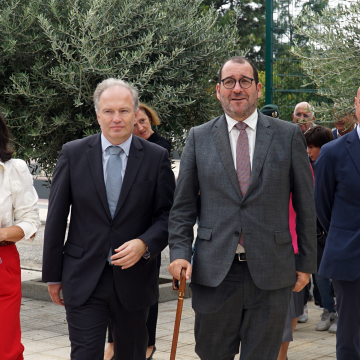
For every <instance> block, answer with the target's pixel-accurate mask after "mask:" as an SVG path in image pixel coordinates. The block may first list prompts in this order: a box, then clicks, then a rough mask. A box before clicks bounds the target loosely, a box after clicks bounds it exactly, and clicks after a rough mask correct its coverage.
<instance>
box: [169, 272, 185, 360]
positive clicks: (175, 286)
mask: <svg viewBox="0 0 360 360" xmlns="http://www.w3.org/2000/svg"><path fill="white" fill-rule="evenodd" d="M185 275H186V271H185V269H184V268H182V269H181V272H180V290H179V282H178V280H177V279H175V278H173V289H174V290H179V298H178V305H177V309H176V318H175V326H174V335H173V341H172V346H171V355H170V360H175V355H176V348H177V343H178V338H179V330H180V321H181V313H182V308H183V303H184V295H185V285H186V276H185Z"/></svg>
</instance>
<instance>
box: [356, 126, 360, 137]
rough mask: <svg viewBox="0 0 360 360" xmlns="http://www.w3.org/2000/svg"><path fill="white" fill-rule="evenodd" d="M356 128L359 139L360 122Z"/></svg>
mask: <svg viewBox="0 0 360 360" xmlns="http://www.w3.org/2000/svg"><path fill="white" fill-rule="evenodd" d="M356 130H357V133H358V135H359V139H360V124H357V126H356Z"/></svg>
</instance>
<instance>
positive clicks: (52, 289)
mask: <svg viewBox="0 0 360 360" xmlns="http://www.w3.org/2000/svg"><path fill="white" fill-rule="evenodd" d="M61 289H62V285H61V284H54V285H50V284H48V291H49V294H50V296H51V300H52V301H53V302H54V303H55V304H58V305H61V306H65V304H64V299H62V298H61V297H60V290H61Z"/></svg>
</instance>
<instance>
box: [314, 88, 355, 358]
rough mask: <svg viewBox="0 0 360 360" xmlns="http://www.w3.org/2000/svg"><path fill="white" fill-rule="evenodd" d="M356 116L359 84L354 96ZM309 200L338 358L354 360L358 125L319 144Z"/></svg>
mask: <svg viewBox="0 0 360 360" xmlns="http://www.w3.org/2000/svg"><path fill="white" fill-rule="evenodd" d="M355 110H356V117H357V119H358V122H359V119H360V88H359V89H358V92H357V97H356V98H355ZM315 179H316V181H315V204H316V212H317V216H318V219H319V221H320V223H321V225H322V226H323V228H324V229H325V231H326V232H327V239H326V245H325V250H324V254H323V257H322V260H321V264H320V269H319V274H320V275H321V276H324V277H327V278H331V279H332V281H333V285H334V289H335V294H336V301H337V306H336V310H337V312H338V314H339V319H338V324H337V332H336V340H337V342H336V355H337V359H338V360H359V359H360V327H359V324H360V301H359V299H360V187H359V184H360V128H359V124H358V125H357V126H356V128H355V129H354V130H353V131H351V132H350V133H348V134H346V135H343V136H341V137H340V138H339V139H338V140H336V141H332V142H330V143H328V144H326V145H324V146H323V147H322V148H321V151H320V155H319V157H318V159H317V161H316V168H315Z"/></svg>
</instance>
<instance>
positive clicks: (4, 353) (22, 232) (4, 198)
mask: <svg viewBox="0 0 360 360" xmlns="http://www.w3.org/2000/svg"><path fill="white" fill-rule="evenodd" d="M37 200H38V196H37V193H36V191H35V189H34V187H33V180H32V176H31V175H30V172H29V169H28V167H27V165H26V163H25V162H24V161H23V160H19V159H12V151H11V150H10V149H9V131H8V129H7V126H6V124H5V120H4V118H3V116H2V115H1V114H0V359H1V360H22V359H23V351H24V346H23V345H22V344H21V331H20V305H21V270H20V259H19V253H18V251H17V248H16V246H15V243H16V242H17V241H19V240H22V239H27V240H30V239H31V238H32V237H34V236H35V233H36V231H37V230H38V227H39V225H40V220H39V211H38V208H37Z"/></svg>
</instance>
